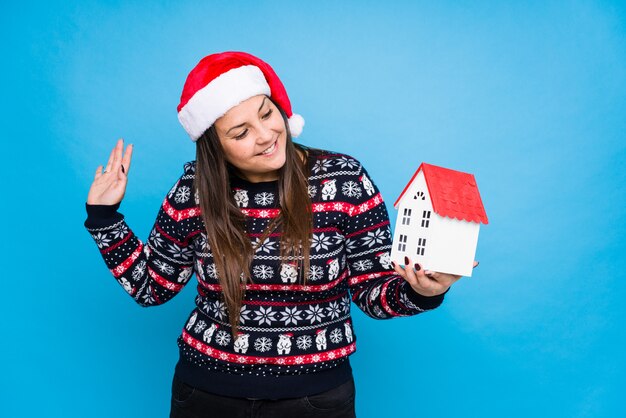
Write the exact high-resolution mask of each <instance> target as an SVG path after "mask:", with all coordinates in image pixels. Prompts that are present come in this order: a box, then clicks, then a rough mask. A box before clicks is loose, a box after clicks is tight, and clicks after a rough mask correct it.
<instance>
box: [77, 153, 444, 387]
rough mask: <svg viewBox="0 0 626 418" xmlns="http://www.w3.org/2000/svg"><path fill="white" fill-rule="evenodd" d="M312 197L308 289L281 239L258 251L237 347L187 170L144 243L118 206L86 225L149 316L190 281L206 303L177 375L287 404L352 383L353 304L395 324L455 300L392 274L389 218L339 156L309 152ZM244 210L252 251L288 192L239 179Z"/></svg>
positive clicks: (233, 180)
mask: <svg viewBox="0 0 626 418" xmlns="http://www.w3.org/2000/svg"><path fill="white" fill-rule="evenodd" d="M308 164H309V170H310V176H309V178H308V183H309V184H308V192H309V196H310V197H311V202H312V212H313V237H312V241H311V253H310V272H309V274H308V282H307V284H306V285H304V284H302V283H301V282H297V281H296V278H297V277H298V275H297V271H296V270H295V267H294V265H293V264H288V263H286V264H281V263H280V258H279V239H280V236H279V235H280V234H279V233H276V232H275V233H272V234H271V235H270V236H269V237H268V238H267V239H266V240H265V241H264V242H262V243H260V245H259V246H258V248H257V249H256V251H255V254H254V258H253V260H252V263H251V270H250V272H251V281H250V282H248V283H247V284H246V293H245V296H244V300H243V305H242V306H241V310H240V327H239V334H238V337H237V338H236V339H233V338H232V336H231V327H230V325H229V322H228V316H227V313H228V312H227V308H226V305H225V303H224V302H223V299H222V298H221V296H222V295H221V286H220V284H219V282H218V277H217V273H216V268H215V264H214V263H213V258H212V254H211V251H210V248H208V245H205V244H207V236H206V233H205V230H204V223H203V220H202V217H201V209H200V207H199V205H198V202H199V200H198V194H197V192H196V191H194V189H193V186H192V183H193V179H194V177H195V167H196V162H195V160H194V161H189V162H187V163H185V164H184V171H183V173H182V175H181V176H180V177H179V178H178V179H177V181H176V182H175V184H174V185H173V187H172V188H171V189H170V191H169V193H167V195H166V196H165V198H164V200H163V202H162V205H161V207H160V208H159V211H158V214H157V217H156V221H155V223H154V226H153V228H152V230H151V232H150V234H149V236H148V239H147V240H146V242H145V243H144V242H143V241H141V240H140V239H139V238H138V237H137V236H136V235H135V234H134V233H133V231H132V230H131V228H130V227H129V226H128V224H127V223H126V221H125V218H124V216H123V215H122V214H121V213H119V211H118V209H119V205H120V204H119V203H118V204H116V205H89V204H86V209H87V215H88V216H87V219H86V220H85V222H84V225H85V227H86V229H87V231H88V232H89V233H90V234H91V236H92V238H93V239H94V241H95V243H96V244H97V246H98V248H99V250H100V253H101V255H102V257H103V258H104V262H105V263H106V266H107V267H108V268H109V269H110V271H111V273H112V275H113V277H114V278H115V280H117V282H118V283H119V284H120V285H121V287H122V288H123V289H124V291H125V292H126V293H127V294H128V295H130V297H132V298H133V299H134V300H135V301H136V302H137V303H138V304H139V305H141V306H144V307H148V306H155V305H160V304H163V303H165V302H167V301H168V300H170V299H171V298H173V297H174V296H176V295H177V294H178V293H179V292H180V290H181V289H182V288H183V287H184V286H185V285H186V284H187V283H189V282H190V279H191V277H192V275H193V274H194V273H195V277H196V279H197V295H196V297H195V307H194V308H193V310H192V311H191V312H190V314H189V316H188V318H187V320H186V321H185V324H184V325H183V327H182V330H181V334H180V335H179V336H178V339H177V342H178V346H179V352H180V354H179V360H178V363H177V365H176V370H175V373H176V375H177V376H178V377H179V378H180V379H182V380H183V381H185V382H187V383H188V384H190V385H192V386H195V387H198V388H200V389H202V390H204V391H207V392H211V393H217V394H220V395H226V396H236V397H247V398H248V397H253V398H268V399H279V398H288V397H299V396H305V395H307V394H313V393H317V392H322V391H325V390H329V389H331V388H333V387H336V386H338V385H340V384H341V383H343V382H345V381H346V380H348V379H349V378H350V377H351V373H352V369H351V366H350V363H349V356H350V355H351V354H353V353H354V352H355V350H356V339H357V338H356V333H355V330H354V329H353V323H352V320H351V315H350V309H351V301H352V302H354V304H356V306H357V307H358V308H359V309H360V310H361V311H363V312H364V313H365V314H366V315H367V316H369V317H371V318H374V319H391V318H397V317H403V316H411V315H416V314H419V313H422V312H424V311H427V310H430V309H433V308H436V307H437V306H439V305H440V304H441V303H442V301H443V298H444V296H443V295H439V296H433V297H426V296H422V295H420V294H418V293H416V292H415V291H414V290H413V289H412V288H411V286H410V285H409V283H407V282H406V280H404V279H403V278H402V277H401V276H400V275H398V274H397V273H395V271H394V270H393V267H392V265H391V260H390V250H391V244H392V235H391V228H390V223H389V215H388V212H387V209H386V207H385V204H384V202H383V198H382V196H381V194H380V192H379V190H378V188H377V187H376V185H375V184H374V182H373V181H372V179H371V178H370V177H369V175H368V173H367V171H366V170H365V168H364V167H363V165H362V164H361V163H360V162H359V161H358V160H356V159H355V158H353V157H351V156H349V155H346V154H341V153H334V152H330V151H321V150H319V151H318V150H314V149H310V150H309V156H308ZM230 187H231V192H232V193H233V196H234V200H235V202H236V203H237V205H238V206H239V207H240V209H241V211H242V212H243V213H244V214H245V215H246V232H247V234H248V235H249V236H250V240H251V242H252V244H253V246H256V245H257V244H259V242H258V241H259V238H260V236H261V234H262V232H263V231H264V230H265V228H266V227H267V225H268V223H269V222H270V221H271V219H272V218H274V217H276V216H278V215H279V214H280V205H279V196H278V181H269V182H260V183H251V182H248V181H246V180H244V179H242V178H239V177H237V176H234V175H231V177H230Z"/></svg>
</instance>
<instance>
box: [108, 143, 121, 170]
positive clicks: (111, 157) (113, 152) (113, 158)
mask: <svg viewBox="0 0 626 418" xmlns="http://www.w3.org/2000/svg"><path fill="white" fill-rule="evenodd" d="M119 143H120V141H119V139H118V140H117V142H116V143H115V146H114V147H113V149H112V150H111V154H109V161H107V165H106V168H105V169H104V172H105V173H107V172H110V171H111V169H112V168H113V161H114V160H115V151H116V150H117V146H118V144H119Z"/></svg>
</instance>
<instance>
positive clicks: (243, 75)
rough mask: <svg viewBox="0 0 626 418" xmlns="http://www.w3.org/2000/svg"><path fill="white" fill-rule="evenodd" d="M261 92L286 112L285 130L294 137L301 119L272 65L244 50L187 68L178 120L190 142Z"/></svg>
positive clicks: (302, 124) (297, 133)
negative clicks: (227, 113) (187, 72)
mask: <svg viewBox="0 0 626 418" xmlns="http://www.w3.org/2000/svg"><path fill="white" fill-rule="evenodd" d="M259 94H265V95H267V96H269V97H271V98H272V100H274V102H276V103H277V104H278V106H280V108H281V109H282V110H283V111H284V112H285V113H286V114H287V118H288V120H289V131H290V132H291V136H292V137H294V138H295V137H297V136H298V135H300V133H301V132H302V128H303V127H304V119H303V118H302V116H300V115H297V114H295V113H293V112H292V110H291V102H290V101H289V97H288V96H287V91H286V90H285V87H284V86H283V83H282V82H281V81H280V79H279V78H278V76H277V75H276V73H275V72H274V70H273V69H272V67H270V66H269V64H267V63H266V62H264V61H262V60H261V59H259V58H257V57H255V56H254V55H250V54H248V53H245V52H237V51H227V52H220V53H216V54H211V55H208V56H206V57H204V58H202V59H201V60H200V62H198V64H197V65H196V66H195V67H194V68H193V69H192V70H191V72H190V73H189V75H188V76H187V80H186V81H185V86H184V87H183V92H182V94H181V96H180V104H179V105H178V108H177V110H178V120H179V121H180V123H181V124H182V125H183V127H184V128H185V131H187V133H188V134H189V136H190V137H191V140H192V141H194V142H195V141H197V140H198V138H200V136H201V135H202V134H203V133H204V131H206V130H207V129H209V128H210V127H211V125H213V123H214V122H215V121H216V120H217V119H219V118H220V117H221V116H223V115H224V114H225V113H226V112H227V111H228V110H229V109H231V108H232V107H234V106H236V105H238V104H239V103H241V102H243V101H244V100H247V99H249V98H250V97H253V96H256V95H259Z"/></svg>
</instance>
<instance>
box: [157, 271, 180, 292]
mask: <svg viewBox="0 0 626 418" xmlns="http://www.w3.org/2000/svg"><path fill="white" fill-rule="evenodd" d="M148 274H150V277H152V278H153V279H154V281H155V282H157V283H158V284H160V285H161V286H163V287H164V288H166V289H167V290H171V291H172V292H178V291H180V289H182V288H183V286H182V285H181V284H178V283H174V282H171V281H169V280H167V279H166V278H165V277H162V276H160V275H159V274H158V273H157V272H156V271H154V270H152V269H151V268H150V267H148Z"/></svg>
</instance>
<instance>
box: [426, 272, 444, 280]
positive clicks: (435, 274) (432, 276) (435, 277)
mask: <svg viewBox="0 0 626 418" xmlns="http://www.w3.org/2000/svg"><path fill="white" fill-rule="evenodd" d="M424 274H425V275H426V277H428V278H429V279H431V280H438V279H439V278H441V273H439V272H437V271H432V270H425V271H424Z"/></svg>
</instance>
